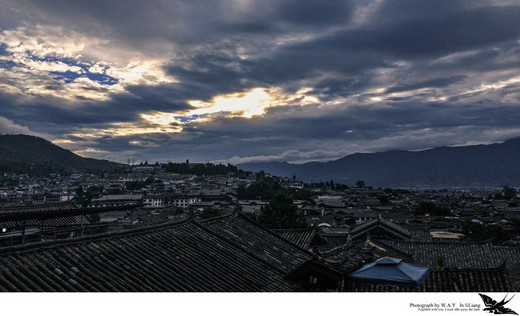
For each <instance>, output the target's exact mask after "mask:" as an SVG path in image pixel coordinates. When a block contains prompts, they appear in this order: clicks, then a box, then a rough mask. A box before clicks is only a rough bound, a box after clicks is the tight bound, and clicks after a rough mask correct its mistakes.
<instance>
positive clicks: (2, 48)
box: [0, 43, 9, 56]
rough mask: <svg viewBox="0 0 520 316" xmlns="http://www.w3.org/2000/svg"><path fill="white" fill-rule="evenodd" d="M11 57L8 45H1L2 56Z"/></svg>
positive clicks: (0, 54)
mask: <svg viewBox="0 0 520 316" xmlns="http://www.w3.org/2000/svg"><path fill="white" fill-rule="evenodd" d="M7 55H9V52H7V45H5V44H3V43H2V44H0V56H7Z"/></svg>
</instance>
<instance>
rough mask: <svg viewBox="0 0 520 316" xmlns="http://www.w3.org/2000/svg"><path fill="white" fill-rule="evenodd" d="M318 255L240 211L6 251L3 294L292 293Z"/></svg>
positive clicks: (0, 282)
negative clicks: (297, 272)
mask: <svg viewBox="0 0 520 316" xmlns="http://www.w3.org/2000/svg"><path fill="white" fill-rule="evenodd" d="M311 259H312V254H311V253H310V252H308V251H306V250H304V249H302V248H300V247H298V246H296V245H294V244H292V243H291V242H289V241H287V240H285V239H283V238H282V237H280V236H278V235H277V234H275V233H273V232H271V231H269V230H267V229H264V228H262V227H260V226H257V225H256V224H254V223H252V222H250V221H249V220H247V219H246V218H245V217H243V216H241V215H237V214H233V215H231V216H226V217H220V218H216V219H212V220H207V221H202V222H195V221H190V220H187V221H183V222H177V223H167V224H161V225H157V226H153V227H150V228H141V229H134V230H131V231H127V232H121V233H106V234H102V235H96V236H87V237H81V238H77V239H73V240H57V241H52V242H41V243H34V244H28V245H23V246H14V247H6V248H2V249H0V290H2V291H110V292H112V291H241V292H245V291H292V290H295V285H294V284H293V283H291V282H290V281H288V280H286V279H285V276H286V275H287V274H288V273H289V272H290V271H292V270H293V269H295V268H296V267H298V266H300V265H301V264H303V263H304V262H306V261H308V260H311Z"/></svg>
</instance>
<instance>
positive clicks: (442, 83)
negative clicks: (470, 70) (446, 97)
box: [386, 75, 467, 93]
mask: <svg viewBox="0 0 520 316" xmlns="http://www.w3.org/2000/svg"><path fill="white" fill-rule="evenodd" d="M466 78H467V76H465V75H462V76H452V77H448V78H435V79H430V80H425V81H420V82H414V83H409V84H403V85H397V86H394V87H391V88H389V89H387V90H386V92H387V93H392V92H402V91H408V90H417V89H422V88H442V87H447V86H449V85H451V84H453V83H457V82H461V81H463V80H464V79H466Z"/></svg>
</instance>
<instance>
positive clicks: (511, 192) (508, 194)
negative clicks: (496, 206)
mask: <svg viewBox="0 0 520 316" xmlns="http://www.w3.org/2000/svg"><path fill="white" fill-rule="evenodd" d="M503 191H504V199H506V200H508V201H509V200H511V199H514V198H515V197H516V189H515V188H510V187H508V186H505V187H504V190H503Z"/></svg>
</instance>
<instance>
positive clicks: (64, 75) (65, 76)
mask: <svg viewBox="0 0 520 316" xmlns="http://www.w3.org/2000/svg"><path fill="white" fill-rule="evenodd" d="M36 60H39V61H48V62H62V63H64V64H66V65H68V66H71V67H80V68H81V69H82V70H83V71H82V72H81V73H78V72H73V71H65V72H58V71H54V72H51V74H52V75H53V78H54V79H56V80H64V81H65V82H66V83H70V82H72V81H74V80H76V79H77V78H80V77H85V78H88V79H90V80H92V81H96V82H99V83H100V84H103V85H110V86H111V85H114V84H116V83H118V82H119V81H118V80H117V79H116V78H114V77H112V76H108V75H105V74H101V73H94V72H90V71H89V68H90V67H91V65H90V64H87V63H83V62H79V61H77V60H74V59H72V58H61V57H56V56H46V57H45V58H36Z"/></svg>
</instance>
